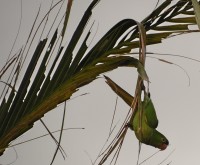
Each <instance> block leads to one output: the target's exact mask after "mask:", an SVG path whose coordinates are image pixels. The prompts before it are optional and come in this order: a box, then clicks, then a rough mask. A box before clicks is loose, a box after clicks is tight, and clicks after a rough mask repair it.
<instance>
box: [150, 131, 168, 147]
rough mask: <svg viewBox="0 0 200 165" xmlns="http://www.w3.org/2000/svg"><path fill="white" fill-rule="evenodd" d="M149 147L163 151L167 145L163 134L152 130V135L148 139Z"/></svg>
mask: <svg viewBox="0 0 200 165" xmlns="http://www.w3.org/2000/svg"><path fill="white" fill-rule="evenodd" d="M149 145H151V146H154V147H156V148H159V149H161V150H165V149H166V148H167V146H168V145H169V141H168V140H167V138H166V137H165V136H164V135H163V134H161V133H160V132H158V131H157V130H154V132H153V135H152V136H151V138H150V141H149Z"/></svg>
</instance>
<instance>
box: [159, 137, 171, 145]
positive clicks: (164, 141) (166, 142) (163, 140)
mask: <svg viewBox="0 0 200 165" xmlns="http://www.w3.org/2000/svg"><path fill="white" fill-rule="evenodd" d="M161 140H162V142H163V143H165V144H167V145H168V144H169V142H168V140H167V139H165V138H161Z"/></svg>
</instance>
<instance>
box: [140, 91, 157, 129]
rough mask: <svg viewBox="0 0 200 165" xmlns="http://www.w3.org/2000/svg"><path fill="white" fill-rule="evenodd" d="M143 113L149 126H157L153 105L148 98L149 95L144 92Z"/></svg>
mask: <svg viewBox="0 0 200 165" xmlns="http://www.w3.org/2000/svg"><path fill="white" fill-rule="evenodd" d="M143 105H144V113H145V117H146V122H147V124H148V125H149V126H150V127H151V128H154V129H155V128H157V126H158V118H157V115H156V111H155V108H154V105H153V102H152V100H151V99H150V98H149V96H148V95H147V94H146V93H145V96H144V101H143Z"/></svg>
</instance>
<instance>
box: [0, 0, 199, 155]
mask: <svg viewBox="0 0 200 165" xmlns="http://www.w3.org/2000/svg"><path fill="white" fill-rule="evenodd" d="M98 2H99V0H93V1H92V2H91V4H90V5H89V7H88V9H87V10H86V11H85V14H84V15H83V17H82V19H81V21H80V23H79V25H78V26H77V28H76V30H75V32H74V34H73V36H72V38H71V40H70V42H69V44H68V45H67V47H64V46H61V45H62V42H61V43H60V46H57V47H56V45H57V43H59V38H60V37H61V38H62V37H63V36H64V32H65V31H66V30H67V29H66V27H67V22H68V21H67V20H68V17H69V12H70V8H68V10H67V11H66V13H67V14H66V19H65V21H64V26H63V29H62V32H61V33H60V36H59V37H58V35H59V34H58V33H59V30H58V29H59V28H58V29H56V30H55V32H54V35H53V36H52V37H51V38H48V37H47V38H45V39H43V40H41V41H40V42H39V43H38V45H37V47H36V49H35V52H34V53H33V55H32V59H31V60H30V63H29V65H28V66H27V68H26V72H25V74H24V76H23V79H22V80H21V81H19V80H18V74H19V69H18V68H19V67H20V66H21V60H16V63H17V62H18V63H17V65H16V66H17V67H16V68H15V69H16V72H14V75H13V78H15V81H13V82H12V85H11V86H12V87H13V88H11V89H10V87H9V86H7V91H9V92H6V94H5V95H4V98H3V99H2V100H3V101H2V102H1V105H0V123H1V124H0V154H3V152H4V150H5V149H6V148H7V147H8V145H9V144H10V142H11V141H13V140H14V139H16V138H17V137H19V136H20V135H22V134H23V133H24V132H26V131H27V130H29V129H30V128H31V127H33V124H34V122H35V121H37V120H39V119H40V118H41V117H43V116H44V114H45V113H47V112H48V111H50V110H52V109H54V108H55V107H56V106H57V105H58V104H60V103H62V102H64V101H66V100H68V99H70V97H71V95H72V94H73V93H74V92H76V91H77V90H78V89H79V88H80V87H82V86H84V85H86V84H89V83H90V82H92V81H93V80H95V79H96V78H97V77H98V76H99V75H100V74H101V73H105V72H108V71H112V70H114V69H116V68H118V67H135V68H137V70H138V73H139V74H140V76H141V77H142V78H143V79H144V80H147V81H148V76H147V74H146V71H145V69H144V67H143V65H142V63H141V62H140V61H139V60H138V59H136V58H133V57H130V56H128V54H129V53H130V52H131V50H132V49H134V48H139V47H141V43H142V42H141V40H140V39H141V37H140V36H141V33H145V32H144V30H141V29H140V28H144V29H145V31H146V32H148V31H150V30H156V31H159V32H156V33H153V32H151V33H147V34H143V35H142V36H145V35H146V39H145V38H143V39H145V41H146V45H151V44H157V43H160V42H161V40H162V39H163V38H167V37H168V36H170V35H171V34H173V33H182V32H188V31H189V29H188V25H191V24H196V21H195V17H194V15H193V14H192V13H191V10H190V9H191V8H192V6H191V2H190V1H184V0H181V1H179V2H178V3H177V4H175V5H173V6H171V7H169V5H170V3H171V0H167V1H165V2H164V3H163V4H161V5H160V6H159V7H158V8H157V9H156V10H155V11H153V12H152V14H150V15H149V16H148V17H146V18H145V19H144V20H143V21H142V23H141V24H139V23H138V22H136V21H135V20H132V19H124V20H122V21H120V22H118V23H117V24H116V25H115V26H113V27H112V28H111V29H110V30H109V31H108V32H107V33H106V34H105V35H104V36H103V37H102V38H101V39H100V40H99V41H98V42H97V44H96V45H95V46H94V47H93V48H91V49H90V51H89V52H88V53H86V51H88V46H87V44H86V42H87V40H88V38H89V37H90V35H91V32H90V31H88V32H87V34H86V36H85V38H84V40H83V42H82V44H81V46H80V48H79V50H78V52H77V53H76V54H75V55H74V54H73V52H74V49H75V48H76V47H77V45H78V42H79V40H80V38H81V37H83V36H82V34H83V31H84V29H85V27H86V25H87V23H88V21H89V19H90V17H91V14H92V9H93V8H94V7H95V5H96V4H97V3H98ZM50 11H51V10H50ZM183 13H184V14H185V15H186V16H187V15H190V18H186V17H183V16H182V17H181V18H174V17H177V16H178V15H180V14H183ZM165 22H174V24H173V25H167V26H163V25H162V23H165ZM138 25H140V26H138ZM163 31H164V32H163ZM52 54H53V56H51V55H52ZM19 57H21V58H22V57H23V51H22V52H20V54H19ZM52 58H53V59H52ZM19 59H20V58H19ZM50 59H51V61H52V63H49V60H50ZM47 68H50V69H47ZM17 82H20V86H19V88H18V89H17V90H16V89H15V86H16V83H17ZM16 91H17V92H16Z"/></svg>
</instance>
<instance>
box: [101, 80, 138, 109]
mask: <svg viewBox="0 0 200 165" xmlns="http://www.w3.org/2000/svg"><path fill="white" fill-rule="evenodd" d="M104 77H105V79H106V83H107V84H108V85H109V86H110V87H111V89H112V90H113V91H114V92H115V93H116V94H117V95H118V96H119V97H121V98H122V99H123V100H124V101H125V102H126V103H127V104H128V105H129V106H130V107H131V105H132V104H133V101H134V97H133V96H131V95H130V94H129V93H128V92H126V91H125V90H124V89H122V88H121V87H120V86H119V85H117V84H116V83H115V82H114V81H112V80H111V79H110V78H109V77H107V76H104Z"/></svg>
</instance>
